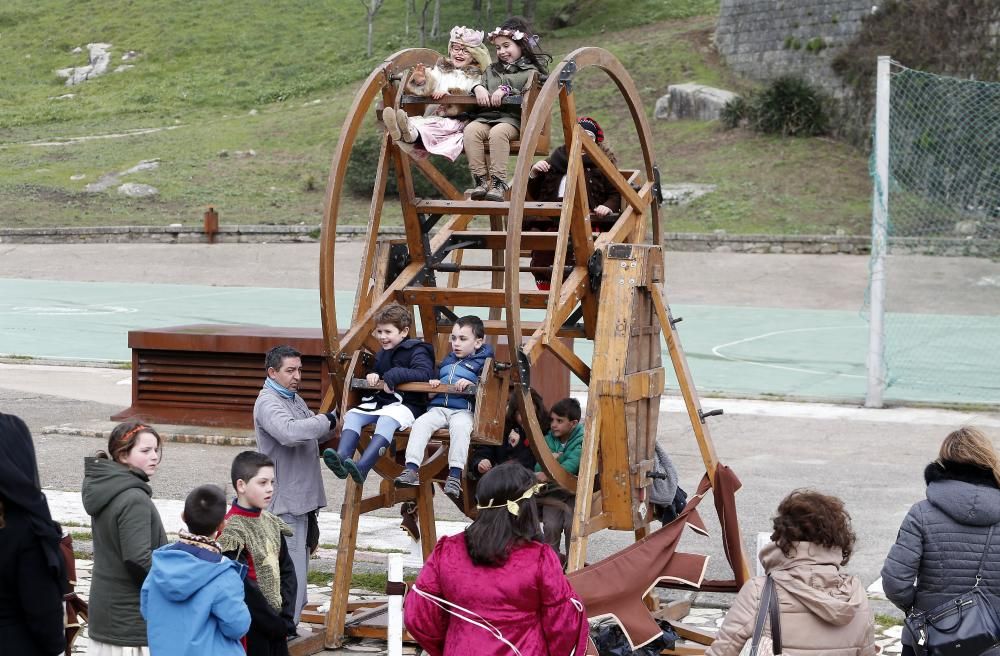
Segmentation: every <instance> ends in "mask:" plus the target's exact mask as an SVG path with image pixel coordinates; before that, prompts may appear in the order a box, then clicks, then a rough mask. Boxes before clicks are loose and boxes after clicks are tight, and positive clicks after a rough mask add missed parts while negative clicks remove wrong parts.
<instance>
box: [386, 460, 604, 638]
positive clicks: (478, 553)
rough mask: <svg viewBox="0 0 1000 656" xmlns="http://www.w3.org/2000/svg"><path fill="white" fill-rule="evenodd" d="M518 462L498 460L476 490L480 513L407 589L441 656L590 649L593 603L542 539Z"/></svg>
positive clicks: (412, 627)
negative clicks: (588, 609) (586, 603)
mask: <svg viewBox="0 0 1000 656" xmlns="http://www.w3.org/2000/svg"><path fill="white" fill-rule="evenodd" d="M539 487H540V486H538V485H536V484H535V477H534V476H533V475H532V473H531V472H530V471H528V469H527V468H525V467H524V466H522V465H520V464H518V463H514V462H511V463H506V464H503V465H498V466H496V467H494V468H492V469H490V470H489V471H488V472H486V473H485V474H484V475H483V477H482V478H481V479H480V480H479V485H478V486H477V487H476V503H477V505H476V508H477V509H478V515H477V517H476V520H475V521H474V522H472V524H471V525H470V526H469V527H468V528H467V529H465V531H464V532H462V533H459V534H458V535H451V536H447V537H443V538H441V539H440V540H438V543H437V545H436V546H435V547H434V551H433V552H432V553H431V555H430V558H428V559H427V562H426V563H425V564H424V568H423V569H422V570H421V571H420V575H419V576H418V577H417V580H416V582H415V583H414V584H413V588H412V589H411V591H410V593H409V594H407V596H406V604H405V605H404V606H403V613H404V616H403V621H404V623H405V624H406V629H407V630H408V631H409V632H410V634H411V635H412V636H413V637H414V638H415V639H416V640H417V642H418V643H420V646H421V647H423V648H424V650H425V651H426V652H427V653H428V654H430V655H431V656H451V655H457V654H478V655H482V656H492V655H497V656H499V655H501V654H503V655H504V656H508V655H509V654H525V656H527V655H528V654H531V655H532V656H546V655H549V654H551V655H552V656H556V655H558V656H566V655H567V654H583V653H584V652H586V648H587V636H588V631H589V628H590V627H589V625H588V624H587V614H586V612H585V610H584V607H583V602H581V601H580V598H579V597H578V596H577V594H576V592H574V591H573V587H572V586H571V585H570V583H569V581H568V580H567V579H566V575H565V574H563V571H562V566H561V565H560V564H559V557H558V556H557V555H556V552H555V551H553V550H552V548H551V547H550V546H549V545H547V544H545V543H544V542H543V541H542V534H541V531H540V530H539V523H538V521H539V519H538V508H537V507H536V501H535V498H534V495H535V494H536V492H537V490H538V488H539Z"/></svg>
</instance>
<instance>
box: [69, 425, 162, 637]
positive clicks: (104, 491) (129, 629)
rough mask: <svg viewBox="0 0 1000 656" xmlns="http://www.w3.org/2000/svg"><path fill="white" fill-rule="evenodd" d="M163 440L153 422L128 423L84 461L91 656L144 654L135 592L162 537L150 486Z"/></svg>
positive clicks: (143, 631) (142, 624) (142, 622)
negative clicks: (90, 567) (89, 552)
mask: <svg viewBox="0 0 1000 656" xmlns="http://www.w3.org/2000/svg"><path fill="white" fill-rule="evenodd" d="M160 444H161V441H160V436H159V434H158V433H157V432H156V431H155V430H153V428H152V427H150V426H147V425H146V424H142V423H139V422H134V421H133V422H127V423H124V424H119V425H118V426H115V428H114V429H113V430H112V431H111V437H110V438H109V439H108V450H107V452H104V451H99V452H98V453H97V457H96V458H86V459H84V476H83V490H82V496H83V507H84V509H85V510H86V511H87V513H88V514H89V515H90V517H91V523H90V525H91V531H92V535H93V539H94V569H93V578H92V579H91V583H90V624H89V627H88V630H89V633H90V648H89V649H88V653H89V654H91V655H96V656H148V654H149V648H148V647H147V645H148V642H147V639H146V622H145V620H143V618H142V615H141V614H140V612H139V590H140V588H142V583H143V581H144V580H145V579H146V574H148V573H149V568H150V566H151V565H152V555H153V550H154V549H156V548H157V547H160V546H162V545H164V544H166V542H167V535H166V533H165V532H164V531H163V523H162V522H161V521H160V515H159V513H158V512H157V511H156V507H155V506H154V505H153V499H152V495H153V490H152V488H151V487H150V486H149V479H150V477H151V476H152V475H153V474H154V473H155V472H156V467H157V465H159V463H160Z"/></svg>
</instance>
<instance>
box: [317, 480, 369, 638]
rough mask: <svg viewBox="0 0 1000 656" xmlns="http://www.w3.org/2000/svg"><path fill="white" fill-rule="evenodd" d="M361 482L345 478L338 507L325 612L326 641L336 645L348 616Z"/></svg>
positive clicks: (359, 515)
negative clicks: (334, 555) (337, 531)
mask: <svg viewBox="0 0 1000 656" xmlns="http://www.w3.org/2000/svg"><path fill="white" fill-rule="evenodd" d="M360 499H361V486H360V485H358V484H357V483H354V482H353V481H348V482H347V485H346V486H345V488H344V503H343V505H342V506H341V507H340V539H339V540H338V541H337V562H336V565H335V566H334V570H333V585H332V587H331V588H330V610H329V612H327V615H326V638H325V641H326V645H327V646H328V647H339V646H340V645H341V643H342V642H343V641H344V622H345V620H346V619H347V598H348V597H349V596H350V590H351V573H352V569H353V567H354V549H355V548H356V547H357V543H358V520H359V519H360V517H361V509H360V504H359V503H358V502H359V501H360Z"/></svg>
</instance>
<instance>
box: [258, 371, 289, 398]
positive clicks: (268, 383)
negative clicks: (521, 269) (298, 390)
mask: <svg viewBox="0 0 1000 656" xmlns="http://www.w3.org/2000/svg"><path fill="white" fill-rule="evenodd" d="M264 387H269V388H271V389H273V390H274V391H275V392H277V393H278V394H280V395H281V396H283V397H284V398H286V399H294V398H295V392H293V391H292V390H290V389H287V388H285V387H284V386H282V385H281V384H280V383H278V382H276V381H275V380H274V379H273V378H271V377H270V376H268V377H267V378H265V379H264Z"/></svg>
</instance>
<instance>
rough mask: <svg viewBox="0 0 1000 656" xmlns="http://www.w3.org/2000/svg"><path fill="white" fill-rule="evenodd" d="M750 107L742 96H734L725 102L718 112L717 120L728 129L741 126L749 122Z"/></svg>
mask: <svg viewBox="0 0 1000 656" xmlns="http://www.w3.org/2000/svg"><path fill="white" fill-rule="evenodd" d="M751 111H752V107H751V106H750V102H749V101H748V100H747V99H746V98H745V97H743V96H736V97H735V98H733V99H732V100H730V101H729V102H727V103H726V105H725V106H724V107H723V108H722V112H721V113H720V114H719V120H720V121H722V124H723V125H724V126H726V127H727V128H728V129H730V130H732V129H733V128H738V127H743V126H744V125H746V124H748V123H749V122H750V113H751Z"/></svg>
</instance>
